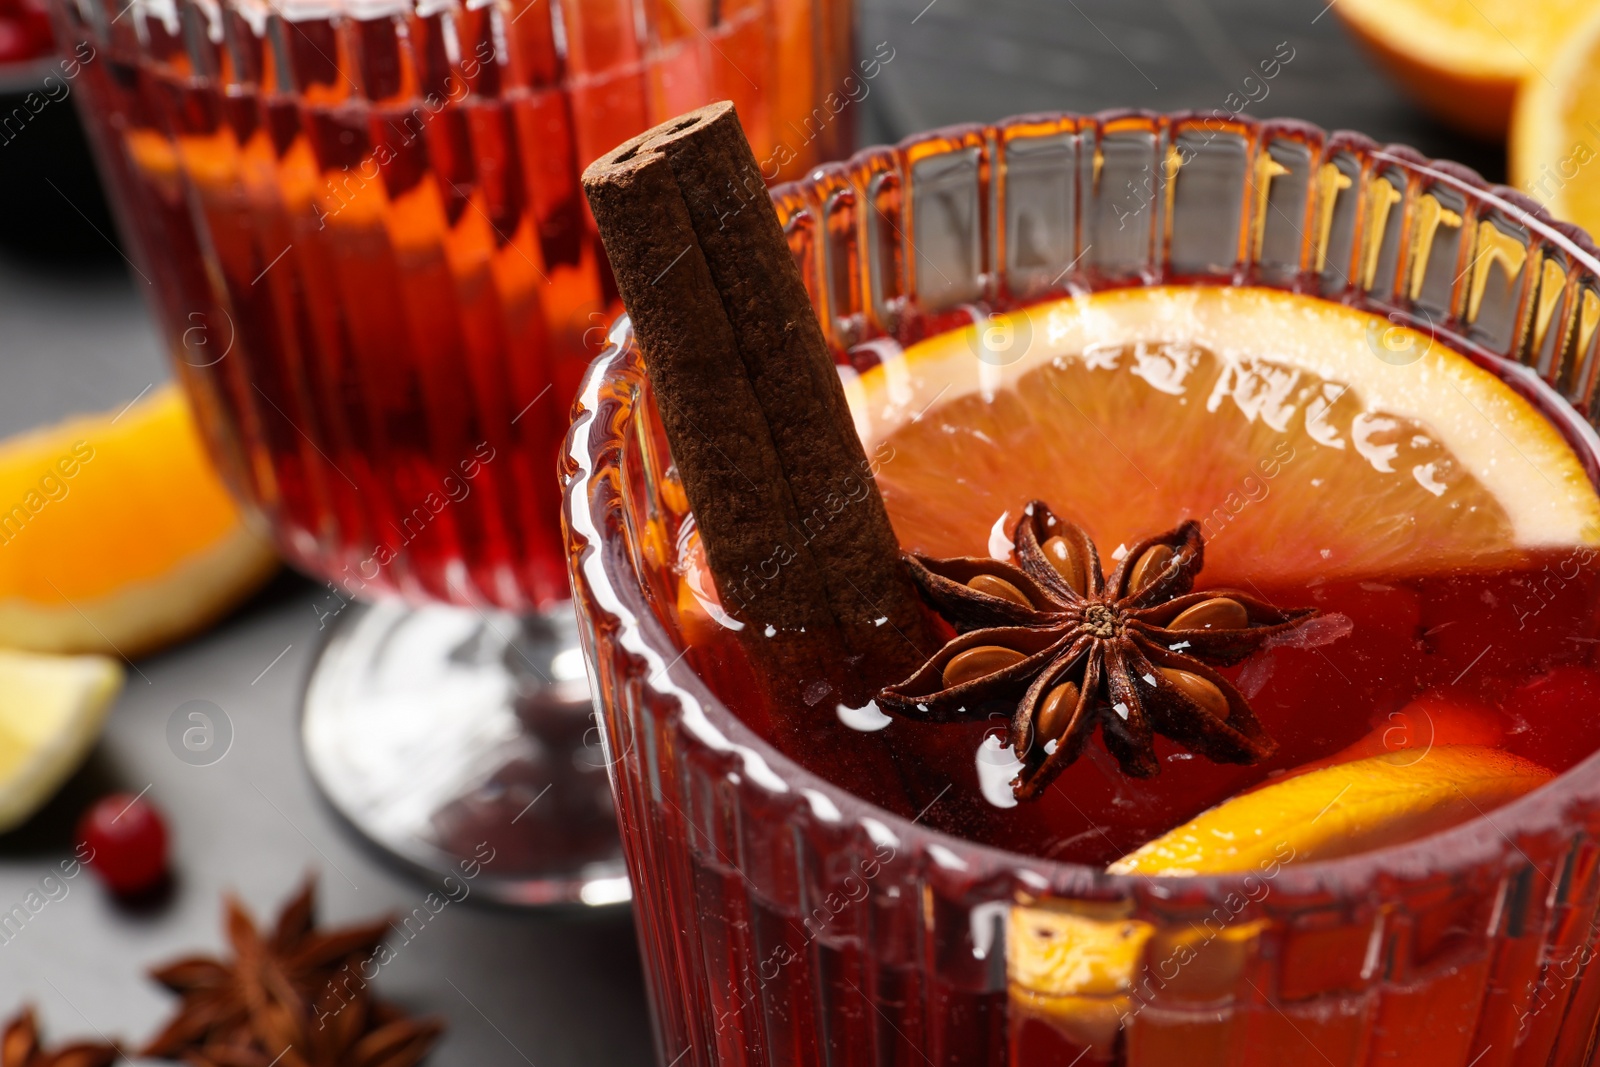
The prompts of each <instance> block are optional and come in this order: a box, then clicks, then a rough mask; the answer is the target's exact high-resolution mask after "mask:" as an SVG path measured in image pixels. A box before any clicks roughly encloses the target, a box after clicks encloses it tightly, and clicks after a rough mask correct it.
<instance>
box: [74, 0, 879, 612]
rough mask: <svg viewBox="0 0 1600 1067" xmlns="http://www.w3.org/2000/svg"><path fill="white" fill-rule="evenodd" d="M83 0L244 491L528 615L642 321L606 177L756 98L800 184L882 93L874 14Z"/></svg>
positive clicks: (207, 417)
mask: <svg viewBox="0 0 1600 1067" xmlns="http://www.w3.org/2000/svg"><path fill="white" fill-rule="evenodd" d="M54 7H55V10H54V15H55V19H56V24H57V28H58V36H59V39H60V40H61V41H63V42H64V47H65V51H66V52H67V53H68V54H69V55H72V56H75V57H76V60H77V61H78V67H77V68H76V69H77V73H76V74H75V76H74V81H75V84H74V90H75V91H74V93H73V96H74V97H75V98H76V99H77V100H78V101H79V105H80V108H81V111H82V113H83V115H84V117H85V119H86V120H87V124H88V126H89V129H90V133H91V136H92V139H93V141H94V145H95V148H96V151H97V155H98V158H99V163H100V169H101V173H102V175H103V176H104V178H105V184H106V186H107V187H108V189H109V191H110V193H111V195H112V198H113V201H114V206H115V207H116V208H117V214H118V218H119V224H120V227H121V230H122V234H123V236H124V238H125V243H126V244H127V245H128V246H129V251H130V254H131V257H132V261H133V262H134V265H135V270H136V272H137V279H138V280H139V281H140V282H142V283H143V284H142V285H141V288H146V291H147V292H148V294H149V296H150V299H151V302H152V306H153V307H154V309H155V311H156V314H157V318H158V319H159V320H160V324H161V326H162V329H163V332H164V334H165V337H166V341H167V344H168V347H169V349H170V352H171V355H172V358H173V361H174V364H175V367H176V369H177V371H178V376H179V377H180V378H181V379H182V381H183V384H184V385H185V387H186V388H187V389H188V392H189V395H190V397H191V398H192V399H193V401H194V404H195V407H196V409H197V411H198V415H199V419H200V422H201V425H202V428H203V431H204V433H205V435H206V438H207V440H208V443H209V445H210V447H211V451H212V453H213V455H214V457H215V458H216V459H217V461H218V464H219V466H220V467H221V468H222V470H223V472H224V474H225V476H226V478H227V479H228V482H229V484H230V485H231V487H232V488H233V490H234V491H235V493H236V494H237V495H238V496H239V497H240V498H241V499H243V500H244V501H246V502H247V503H249V504H252V505H253V506H254V507H255V508H257V509H259V511H260V512H261V513H262V514H263V515H264V516H265V518H266V520H267V523H268V524H269V525H270V526H271V528H272V529H273V531H274V533H275V534H276V535H277V539H278V541H279V543H280V545H281V546H282V548H283V549H284V551H285V552H286V553H287V554H288V556H289V557H290V558H291V559H292V560H294V561H295V562H296V563H298V564H299V565H300V566H302V567H304V568H305V569H307V570H309V571H311V572H313V573H316V574H319V575H323V576H325V577H328V578H331V579H335V580H337V581H339V582H340V584H341V585H342V586H344V587H345V588H346V589H348V590H351V591H356V592H361V593H380V592H390V593H394V592H398V593H402V594H404V595H406V596H408V597H411V598H413V599H419V600H448V601H456V602H472V603H491V604H494V605H497V606H500V607H504V608H508V609H513V610H525V609H530V608H538V607H543V606H545V605H547V604H549V603H550V602H552V601H555V600H559V599H564V598H565V596H566V595H567V583H566V577H565V574H564V568H563V566H562V558H561V551H560V534H559V530H558V525H557V514H558V511H559V506H560V502H559V499H558V496H557V489H556V486H555V483H554V482H553V480H552V479H551V477H550V468H551V464H552V462H553V460H554V458H555V456H556V454H557V452H558V451H559V445H560V441H561V438H562V435H563V434H564V433H565V430H566V424H567V406H568V404H569V402H570V400H571V398H572V396H573V394H574V392H575V390H576V388H577V385H578V382H579V380H580V378H581V376H582V374H583V369H584V367H585V366H586V365H587V363H588V360H589V359H590V358H591V357H592V356H593V355H594V354H595V353H596V352H597V351H598V350H599V348H600V346H601V343H602V342H603V340H604V336H605V326H606V324H607V323H608V322H609V321H610V320H611V318H612V317H613V315H614V313H615V293H614V292H613V291H612V289H611V283H610V276H609V273H608V272H607V271H606V269H605V265H604V260H603V256H602V253H601V250H600V244H599V241H598V238H597V236H596V234H595V230H594V225H593V222H592V220H591V219H590V217H589V215H588V211H587V208H586V206H585V205H584V202H583V196H582V192H581V190H580V188H579V184H578V175H579V172H580V170H581V167H582V166H583V165H584V164H585V163H586V162H587V161H589V160H591V159H593V158H595V157H596V156H598V155H599V154H600V153H602V152H604V151H606V150H607V149H609V148H611V147H612V146H613V145H615V144H617V143H618V142H619V141H622V140H624V139H626V138H628V137H630V136H632V135H633V134H635V133H638V132H640V131H642V130H644V129H647V128H648V127H650V126H651V125H653V124H655V123H657V122H661V121H664V120H665V119H667V118H670V117H671V116H673V115H675V114H678V113H681V112H682V111H684V110H687V109H689V108H692V107H696V106H699V105H701V104H704V103H708V102H710V101H713V100H717V99H723V98H730V99H732V100H733V101H734V102H735V103H736V104H737V106H738V108H739V112H740V115H741V117H742V119H743V121H744V123H745V126H746V128H747V130H749V132H750V135H751V137H752V140H753V142H754V144H755V145H756V147H757V149H758V151H759V152H760V158H761V160H762V162H763V165H764V167H765V168H766V172H767V174H768V177H769V178H778V177H782V176H794V175H799V174H802V173H804V171H805V169H806V167H808V166H810V165H812V164H814V163H815V162H817V161H818V160H821V159H828V158H837V156H838V155H840V154H842V151H843V149H844V148H845V147H847V146H848V145H849V144H850V143H851V136H852V135H851V123H852V121H853V119H854V109H853V108H852V107H850V106H848V105H849V104H850V95H851V93H852V89H851V87H852V86H859V85H860V79H859V78H858V77H857V78H849V77H848V76H849V75H850V73H851V68H850V64H851V62H852V57H851V44H850V42H851V35H852V26H851V18H852V8H851V0H723V2H708V0H465V2H464V3H463V2H458V0H284V2H281V3H280V2H264V0H222V2H220V3H219V2H218V0H59V2H57V3H56V4H55V5H54ZM857 73H858V74H859V72H857ZM860 91H861V90H860V89H859V87H858V88H856V89H855V90H854V93H855V95H859V94H860Z"/></svg>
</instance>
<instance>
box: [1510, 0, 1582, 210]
mask: <svg viewBox="0 0 1600 1067" xmlns="http://www.w3.org/2000/svg"><path fill="white" fill-rule="evenodd" d="M1585 6H1586V7H1587V8H1589V9H1590V10H1591V11H1592V16H1591V17H1589V18H1586V19H1583V20H1580V21H1579V22H1577V23H1576V24H1568V25H1566V26H1563V27H1561V29H1562V31H1563V33H1562V36H1563V39H1564V41H1565V44H1564V45H1563V46H1562V47H1561V48H1560V49H1559V50H1557V51H1556V52H1555V54H1554V55H1552V56H1551V57H1550V59H1549V60H1548V62H1546V63H1544V64H1543V65H1542V67H1541V73H1540V74H1539V75H1538V76H1536V77H1531V78H1529V79H1528V80H1527V81H1526V82H1524V83H1523V86H1522V90H1521V92H1520V93H1519V94H1518V95H1517V104H1516V110H1515V112H1514V113H1513V118H1512V123H1511V145H1510V148H1511V151H1510V162H1511V181H1512V183H1513V184H1514V185H1516V186H1517V187H1518V188H1519V189H1521V190H1523V191H1524V192H1526V193H1527V194H1528V195H1530V196H1532V197H1534V198H1535V199H1537V200H1539V201H1540V202H1542V203H1543V204H1544V205H1545V206H1546V207H1548V208H1549V209H1550V210H1551V211H1552V212H1553V213H1555V214H1556V215H1558V216H1560V217H1561V218H1564V219H1567V220H1568V221H1570V222H1575V223H1577V224H1578V225H1579V226H1583V227H1585V228H1587V229H1588V230H1589V232H1590V233H1591V234H1592V233H1596V232H1600V8H1594V7H1593V6H1592V5H1585Z"/></svg>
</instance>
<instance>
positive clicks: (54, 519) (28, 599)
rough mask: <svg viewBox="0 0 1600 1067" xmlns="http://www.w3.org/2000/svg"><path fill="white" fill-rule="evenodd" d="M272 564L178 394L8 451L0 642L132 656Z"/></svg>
mask: <svg viewBox="0 0 1600 1067" xmlns="http://www.w3.org/2000/svg"><path fill="white" fill-rule="evenodd" d="M276 568H277V556H276V555H275V554H274V552H273V550H272V548H271V546H270V544H269V543H268V542H267V541H266V539H265V538H263V537H262V536H261V535H260V534H258V533H256V532H255V531H253V530H251V529H250V528H248V527H247V526H246V525H245V523H244V521H243V517H242V516H241V515H240V513H239V509H238V508H237V507H236V506H235V505H234V503H233V500H232V498H230V497H229V496H228V494H227V491H226V490H225V489H224V488H223V486H222V482H221V481H220V480H219V479H218V477H217V475H216V472H215V471H213V470H212V468H211V464H210V461H209V460H208V459H207V458H206V455H205V451H204V449H203V448H202V446H201V442H200V438H199V435H198V433H197V432H196V430H195V426H194V421H193V419H192V418H191V416H190V413H189V408H188V404H187V403H186V402H185V400H184V398H183V394H182V393H180V392H179V391H178V390H177V388H176V387H173V386H166V387H163V388H161V389H159V390H156V391H154V392H152V393H151V394H150V396H148V397H147V398H145V399H143V400H141V401H139V402H137V403H135V404H133V405H132V406H130V407H128V408H127V409H126V410H124V411H122V412H120V413H118V412H111V413H108V414H105V415H96V416H89V417H84V418H77V419H72V420H69V421H67V422H63V423H60V424H58V425H55V426H49V427H45V428H43V429H39V430H35V431H33V432H31V433H28V434H25V435H23V436H21V437H16V438H13V439H11V440H9V441H6V442H4V443H0V646H11V647H13V648H21V649H31V650H34V651H40V652H103V653H110V654H113V655H117V654H120V655H124V656H137V655H139V654H140V653H143V652H148V651H151V650H153V649H155V648H158V647H160V646H161V645H163V644H166V643H168V642H170V641H173V640H176V639H178V638H180V637H183V636H185V635H187V634H190V633H193V632H194V631H196V630H198V629H199V628H201V627H202V626H204V625H206V624H207V623H209V622H211V621H213V620H214V619H216V618H217V617H218V616H220V615H221V614H222V613H223V612H225V611H227V610H228V609H229V608H230V607H232V606H233V605H234V604H236V603H237V602H238V601H239V600H241V599H242V598H243V597H245V596H246V595H248V594H249V593H250V592H252V591H254V590H255V589H257V588H258V587H259V586H260V585H261V584H262V583H263V582H264V581H266V579H267V578H268V577H269V576H270V575H271V574H272V572H273V571H274V570H275V569H276Z"/></svg>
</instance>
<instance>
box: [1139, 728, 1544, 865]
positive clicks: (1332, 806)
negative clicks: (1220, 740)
mask: <svg viewBox="0 0 1600 1067" xmlns="http://www.w3.org/2000/svg"><path fill="white" fill-rule="evenodd" d="M1552 777H1554V775H1553V774H1552V773H1551V772H1550V771H1547V770H1545V769H1544V768H1543V767H1540V766H1539V765H1538V764H1536V763H1532V762H1530V761H1528V760H1525V759H1522V758H1520V757H1518V756H1513V755H1511V754H1510V753H1509V752H1502V751H1501V750H1500V749H1497V748H1488V747H1485V746H1481V745H1441V746H1437V747H1434V748H1431V749H1424V750H1419V751H1413V750H1402V751H1398V752H1386V753H1384V754H1382V755H1380V756H1369V757H1367V758H1366V759H1358V760H1353V761H1351V762H1349V763H1341V764H1337V765H1335V766H1331V767H1323V768H1321V769H1319V770H1314V771H1310V772H1308V773H1305V774H1299V775H1295V776H1293V777H1291V778H1288V779H1287V780H1284V781H1280V782H1276V783H1274V784H1272V785H1269V786H1266V787H1264V788H1262V789H1257V790H1255V791H1253V792H1249V793H1243V794H1241V795H1239V796H1236V797H1233V798H1231V799H1229V800H1226V801H1224V802H1223V803H1221V804H1218V805H1217V806H1216V807H1214V808H1211V809H1210V810H1208V811H1204V812H1201V813H1200V814H1199V815H1197V816H1195V817H1194V818H1193V819H1191V820H1189V821H1188V822H1187V823H1185V824H1183V825H1182V826H1180V827H1178V828H1177V829H1175V830H1171V831H1169V832H1167V833H1165V834H1163V835H1162V836H1160V837H1158V838H1156V839H1155V840H1154V841H1151V842H1149V843H1148V844H1145V845H1143V846H1141V847H1140V848H1137V849H1135V850H1134V851H1133V852H1130V853H1129V854H1128V855H1126V856H1124V857H1122V859H1120V860H1118V861H1117V862H1115V863H1113V864H1112V865H1111V866H1110V868H1109V870H1110V871H1111V873H1113V874H1175V875H1195V874H1225V873H1228V872H1231V871H1253V870H1257V869H1258V868H1262V867H1264V866H1265V865H1270V864H1273V863H1289V862H1295V863H1305V862H1308V861H1310V860H1314V859H1333V858H1336V857H1339V856H1349V855H1353V854H1355V853H1357V852H1366V851H1369V850H1371V849H1375V848H1383V847H1385V846H1387V845H1396V844H1401V843H1403V842H1406V841H1414V840H1416V839H1417V838H1420V837H1426V836H1427V835H1429V834H1432V833H1437V832H1438V831H1440V830H1445V829H1448V828H1449V827H1452V826H1455V825H1456V824H1458V823H1462V822H1466V821H1467V820H1468V819H1472V818H1475V817H1477V816H1479V815H1482V814H1484V813H1486V812H1489V811H1492V810H1493V809H1495V808H1497V807H1499V806H1500V805H1502V804H1504V803H1506V802H1508V801H1511V800H1514V799H1516V798H1517V797H1519V796H1522V795H1523V794H1524V793H1526V792H1528V791H1530V790H1532V789H1535V788H1537V787H1539V786H1541V785H1543V784H1544V783H1545V782H1548V781H1549V780H1550V779H1551V778H1552Z"/></svg>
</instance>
